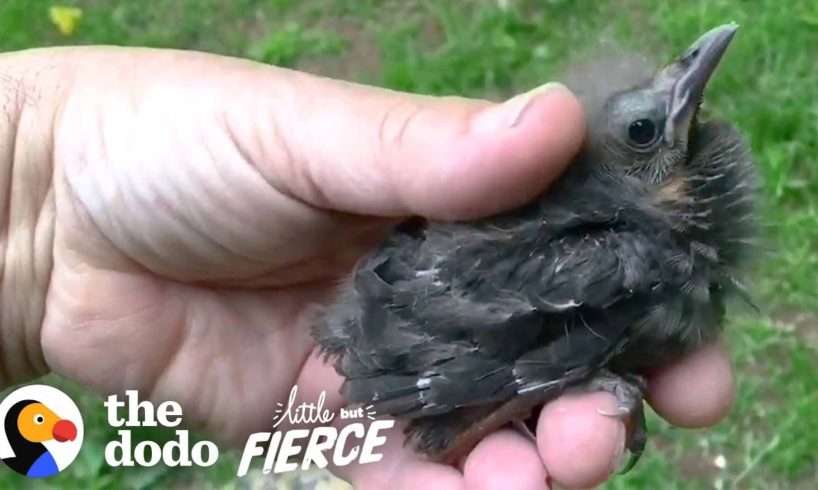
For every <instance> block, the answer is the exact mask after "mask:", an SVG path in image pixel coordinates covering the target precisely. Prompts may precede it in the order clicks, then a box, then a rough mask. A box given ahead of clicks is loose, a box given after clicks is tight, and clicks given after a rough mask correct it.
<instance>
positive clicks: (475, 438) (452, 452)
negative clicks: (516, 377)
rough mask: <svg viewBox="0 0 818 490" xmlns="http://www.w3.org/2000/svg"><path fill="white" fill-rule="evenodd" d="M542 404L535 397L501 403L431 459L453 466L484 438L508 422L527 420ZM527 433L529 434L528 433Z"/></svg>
mask: <svg viewBox="0 0 818 490" xmlns="http://www.w3.org/2000/svg"><path fill="white" fill-rule="evenodd" d="M542 403H543V400H542V399H539V398H537V397H529V398H514V399H511V400H509V401H507V402H505V403H502V404H501V405H499V406H498V407H497V408H496V409H494V410H492V411H491V412H490V413H488V414H486V415H485V416H483V417H480V418H479V419H478V420H475V421H474V423H472V424H471V425H470V426H469V427H468V428H466V429H465V430H463V431H462V432H461V433H459V434H458V435H457V436H456V437H455V438H454V440H453V441H452V442H451V444H449V445H448V447H446V448H445V449H443V450H442V451H440V452H438V453H437V454H434V455H433V457H432V459H433V460H434V461H436V462H439V463H444V464H454V463H455V462H456V461H458V460H459V459H460V458H461V457H462V456H464V455H466V454H468V453H469V451H471V450H472V449H474V447H475V446H476V445H477V443H478V442H480V441H481V440H482V439H483V438H484V437H485V436H487V435H488V434H490V433H492V432H494V431H496V430H498V429H500V428H501V427H503V426H505V425H506V424H508V423H509V422H514V421H518V420H523V419H526V418H528V417H529V416H530V415H531V412H532V410H533V409H534V408H535V407H536V406H537V405H540V404H542ZM528 433H529V434H530V433H531V432H530V431H528Z"/></svg>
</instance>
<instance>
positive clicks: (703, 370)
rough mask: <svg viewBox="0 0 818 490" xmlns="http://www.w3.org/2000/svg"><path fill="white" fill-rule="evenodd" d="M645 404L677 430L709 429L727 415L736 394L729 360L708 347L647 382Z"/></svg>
mask: <svg viewBox="0 0 818 490" xmlns="http://www.w3.org/2000/svg"><path fill="white" fill-rule="evenodd" d="M648 385H649V393H648V401H649V402H650V404H651V405H652V406H653V408H654V409H655V410H656V412H657V413H659V415H661V416H662V417H664V418H665V419H666V420H667V421H668V422H670V423H671V424H673V425H676V426H679V427H691V428H696V427H709V426H711V425H713V424H715V423H716V422H718V421H720V420H721V419H723V418H724V417H725V416H727V413H728V412H729V411H730V406H731V404H732V402H733V397H734V395H735V380H734V377H733V369H732V365H731V363H730V358H729V357H728V355H727V352H726V351H725V349H724V347H723V346H721V345H708V346H705V347H702V348H701V349H699V350H698V351H696V352H694V353H693V354H691V355H689V356H686V357H684V358H682V359H680V360H678V361H677V362H675V363H673V364H672V365H670V366H667V367H666V368H664V369H662V370H661V371H659V372H658V373H656V374H655V375H654V376H652V377H651V378H650V380H649V383H648Z"/></svg>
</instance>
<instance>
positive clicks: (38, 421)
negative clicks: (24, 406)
mask: <svg viewBox="0 0 818 490" xmlns="http://www.w3.org/2000/svg"><path fill="white" fill-rule="evenodd" d="M43 422H45V417H43V416H42V415H40V414H39V413H38V414H37V415H35V416H34V423H35V424H37V425H43Z"/></svg>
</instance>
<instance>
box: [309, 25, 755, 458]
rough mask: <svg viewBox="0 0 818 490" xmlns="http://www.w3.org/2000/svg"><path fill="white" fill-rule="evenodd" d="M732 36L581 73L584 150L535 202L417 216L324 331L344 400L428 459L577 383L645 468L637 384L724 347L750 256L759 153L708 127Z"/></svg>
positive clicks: (368, 261)
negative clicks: (706, 108)
mask: <svg viewBox="0 0 818 490" xmlns="http://www.w3.org/2000/svg"><path fill="white" fill-rule="evenodd" d="M736 29H737V26H736V25H735V24H728V25H722V26H720V27H717V28H715V29H712V30H711V31H709V32H707V33H706V34H704V35H703V36H701V37H700V38H699V39H698V40H696V41H695V42H694V43H693V44H692V45H691V46H690V47H689V48H688V49H687V50H686V51H685V52H684V53H683V54H682V55H681V56H679V57H678V58H677V59H675V60H674V61H673V62H671V63H669V64H667V65H665V66H663V67H661V68H659V69H658V70H651V71H650V72H647V73H638V72H636V71H633V69H632V68H629V71H628V73H625V74H622V73H619V74H617V73H596V74H590V75H589V76H588V77H586V79H585V80H583V79H581V78H580V79H579V83H576V84H574V85H572V86H571V88H572V89H573V91H574V92H575V93H576V94H577V95H578V96H579V97H580V100H581V101H582V103H583V105H584V108H585V112H586V117H587V120H588V134H587V138H586V142H585V145H584V148H583V149H582V151H581V153H580V154H579V155H578V157H577V158H576V160H575V161H574V162H573V163H572V165H571V166H570V167H569V169H568V170H567V171H566V172H565V173H564V174H563V175H562V177H561V178H560V179H558V180H557V181H556V182H555V183H554V184H552V185H551V187H550V188H549V189H548V190H547V191H545V192H544V193H543V194H542V195H541V196H540V197H539V198H538V199H536V200H535V201H534V202H531V203H530V204H528V205H526V206H523V207H521V208H519V209H516V210H514V211H511V212H508V213H503V214H499V215H495V216H492V217H489V218H485V219H481V220H477V221H473V222H468V223H453V222H420V223H418V222H412V223H407V224H406V225H404V226H401V227H399V228H398V229H396V230H395V231H394V233H393V234H392V235H391V236H390V237H389V238H388V239H386V240H385V242H384V243H382V244H381V245H380V246H379V247H378V248H377V249H376V250H373V251H372V252H371V253H369V254H368V255H367V256H365V257H363V258H362V259H361V260H360V262H359V263H358V264H357V266H356V268H355V270H354V272H353V274H352V276H351V278H350V280H349V281H348V282H346V283H345V284H343V285H342V287H341V289H340V291H339V295H338V297H337V300H336V302H335V303H334V304H332V305H330V306H329V307H327V309H326V310H325V311H324V312H323V314H322V315H321V316H320V318H319V320H318V321H317V323H316V325H315V327H314V331H313V334H314V338H315V339H316V341H317V343H318V345H319V346H320V348H321V350H322V352H323V353H324V354H325V355H326V356H327V357H328V358H329V359H331V360H332V361H333V362H334V365H335V368H336V370H337V371H338V372H339V373H340V374H341V375H342V376H343V377H344V378H345V382H344V384H343V388H342V393H343V395H344V396H345V397H346V399H347V400H348V401H349V402H350V403H355V404H363V405H371V406H372V408H373V409H374V410H375V411H376V412H378V413H381V414H390V415H392V416H396V417H402V418H406V419H409V424H408V428H407V434H408V441H410V442H411V443H412V444H413V445H414V447H415V448H416V449H417V450H419V451H420V452H422V453H426V454H427V455H429V456H430V457H431V458H432V459H435V460H438V461H452V460H453V459H454V458H456V457H458V456H460V455H462V454H463V453H464V452H466V451H468V450H469V449H470V448H471V447H472V446H473V445H474V444H476V443H477V442H478V441H479V440H480V438H482V437H483V436H485V435H486V434H487V433H488V432H490V431H493V430H496V429H497V428H499V427H501V426H503V425H505V424H507V423H509V422H511V421H520V420H522V419H525V418H526V417H528V416H529V414H530V412H531V410H532V409H533V408H534V407H535V406H537V405H540V404H542V403H544V402H546V401H548V400H550V399H553V398H555V397H557V396H559V395H560V394H561V393H563V392H564V391H565V390H567V389H569V388H571V389H573V388H585V389H592V390H605V391H609V392H610V393H612V394H613V395H614V396H615V397H616V399H617V401H618V409H617V411H616V412H615V413H611V414H607V415H611V416H617V417H622V418H623V419H625V420H626V422H628V424H627V426H628V427H629V431H628V440H627V447H628V449H629V450H630V452H631V462H630V465H629V466H628V469H629V468H630V467H631V466H633V464H635V463H636V461H637V460H638V458H639V456H640V455H641V453H642V451H643V449H644V447H645V443H646V440H647V434H646V430H645V422H644V413H643V397H644V394H645V381H644V378H643V377H642V374H643V373H645V372H646V371H649V370H650V369H652V368H655V367H658V366H662V365H663V364H665V363H667V362H668V361H670V360H671V359H674V358H676V357H677V356H680V355H683V354H684V353H686V352H688V351H690V350H691V349H694V348H696V347H698V346H701V345H702V344H704V343H706V342H710V341H712V340H714V339H715V338H716V337H717V335H718V334H719V332H720V330H721V326H722V323H723V321H724V312H725V300H726V299H727V298H728V297H729V296H730V295H731V294H734V293H740V292H741V291H742V288H741V284H740V283H739V281H738V279H737V277H738V276H739V273H740V271H741V268H742V266H743V265H744V263H745V259H746V258H747V257H749V256H750V255H751V254H750V253H748V252H750V251H751V250H752V247H751V244H752V240H753V238H754V235H755V232H756V229H755V226H754V221H755V220H754V201H755V199H754V198H755V196H756V194H757V183H756V180H757V176H756V171H755V166H754V164H753V161H752V157H751V154H750V151H749V147H748V144H747V142H746V141H745V139H744V138H743V137H742V135H741V134H740V133H739V131H738V130H737V129H736V128H735V127H733V126H732V125H731V124H729V123H727V122H724V121H715V120H714V121H707V122H705V121H701V120H700V117H699V107H700V103H701V101H702V96H703V92H704V89H705V86H706V85H707V83H708V81H709V80H710V77H711V75H712V74H713V72H714V71H715V69H716V67H717V65H718V64H719V61H720V60H721V59H722V56H723V54H724V53H725V51H726V50H727V47H728V45H729V44H730V42H731V40H732V39H733V37H734V34H735V32H736ZM612 66H613V65H612ZM597 68H599V66H597ZM600 75H601V77H600ZM600 80H602V81H603V83H600Z"/></svg>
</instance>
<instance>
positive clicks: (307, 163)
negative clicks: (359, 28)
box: [0, 48, 733, 489]
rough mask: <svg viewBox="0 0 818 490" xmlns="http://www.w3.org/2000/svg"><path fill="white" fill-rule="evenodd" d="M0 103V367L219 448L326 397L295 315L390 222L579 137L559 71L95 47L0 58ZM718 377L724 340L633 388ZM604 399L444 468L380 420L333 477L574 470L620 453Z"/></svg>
mask: <svg viewBox="0 0 818 490" xmlns="http://www.w3.org/2000/svg"><path fill="white" fill-rule="evenodd" d="M0 110H2V114H0V116H2V117H0V168H2V169H3V170H4V172H3V175H4V176H5V179H4V181H3V182H4V183H5V185H4V186H3V187H2V189H3V191H4V192H3V193H2V197H3V200H2V203H3V205H4V206H5V207H6V208H5V209H4V215H5V216H6V217H7V220H6V221H5V222H4V231H5V235H4V236H3V239H2V252H3V254H2V255H0V256H2V257H3V275H2V304H0V315H1V316H0V318H1V320H2V323H0V328H2V335H3V343H2V351H0V353H1V355H2V356H1V357H0V361H2V364H1V366H2V371H0V376H2V381H3V384H4V385H9V384H12V383H16V382H22V381H25V380H28V379H31V378H32V377H34V376H36V375H39V374H43V373H46V372H48V371H54V372H56V373H58V374H60V375H62V376H64V377H67V378H69V379H72V380H74V381H76V382H79V383H82V384H84V385H87V386H89V387H91V388H93V389H95V390H97V391H99V392H100V393H103V394H106V393H111V392H122V391H123V390H125V389H137V390H140V393H141V395H142V397H143V398H150V399H152V400H154V401H163V400H167V399H172V400H176V401H179V402H180V403H181V404H182V406H183V408H184V416H185V423H186V425H188V426H191V427H194V428H198V429H204V430H205V431H207V432H208V433H209V434H211V435H212V436H213V437H214V438H216V439H218V440H221V441H224V442H226V443H232V444H237V445H242V444H243V443H244V438H245V437H246V435H247V434H248V433H250V432H253V431H258V430H269V428H270V426H271V424H272V416H273V410H272V407H274V406H275V403H276V402H284V401H285V400H286V395H287V393H288V392H289V390H290V387H291V386H292V385H293V384H294V383H298V385H299V388H300V394H301V397H303V399H305V400H315V398H316V397H317V395H318V393H319V392H320V391H321V390H326V391H327V394H328V400H327V401H328V405H329V408H333V409H334V408H338V407H340V406H341V404H342V400H341V398H340V395H338V392H337V388H338V386H339V385H340V379H339V378H338V377H337V376H336V375H335V374H334V372H333V371H332V370H331V369H330V368H329V367H327V366H325V365H324V364H323V363H322V362H321V361H320V360H319V359H318V358H316V357H315V356H312V355H311V353H312V351H313V346H312V344H311V341H310V336H309V328H308V325H307V323H308V322H307V319H308V317H309V314H310V312H311V305H313V304H315V303H316V302H320V301H322V300H323V299H324V298H326V297H327V296H328V294H329V293H331V292H332V290H333V287H334V285H335V283H336V279H337V277H338V276H339V275H340V274H343V273H345V272H346V271H348V269H349V267H350V266H351V264H352V263H354V261H355V259H356V258H357V257H359V256H360V254H361V253H362V252H363V250H365V249H367V248H368V247H369V246H371V245H372V244H373V243H375V241H376V240H378V239H379V238H380V237H381V236H382V235H383V232H384V231H385V230H386V227H387V225H389V224H391V223H392V221H393V219H394V218H398V217H402V216H406V215H412V214H420V215H424V216H426V217H430V218H470V217H475V216H482V215H486V214H489V213H493V212H497V211H499V210H503V209H508V208H511V207H513V206H516V205H519V204H521V203H522V202H524V201H526V200H527V199H530V198H531V197H532V196H534V195H535V194H536V193H538V192H539V191H540V190H542V189H543V188H544V187H546V186H547V184H548V183H549V182H550V181H551V180H552V179H553V178H554V177H555V176H556V175H557V174H558V173H559V172H560V171H561V170H562V168H563V167H564V165H565V164H566V163H567V162H568V161H569V160H570V158H571V156H572V155H573V153H574V152H575V151H576V150H577V148H578V147H579V145H580V143H581V139H582V134H583V131H584V125H583V117H582V114H581V111H580V109H579V106H578V104H577V103H576V100H575V99H574V98H573V97H572V96H571V95H570V94H568V93H566V92H565V91H563V90H559V89H555V90H552V91H547V92H542V93H539V94H538V95H537V94H529V95H527V96H521V97H518V98H515V99H512V100H511V101H509V102H507V103H506V104H504V105H495V104H490V103H488V102H485V101H476V100H464V99H454V98H445V99H443V98H431V97H418V96H413V95H408V94H400V93H393V92H388V91H384V90H379V89H375V88H369V87H362V86H356V85H351V84H347V83H342V82H336V81H332V80H326V79H321V78H316V77H312V76H309V75H305V74H301V73H297V72H291V71H285V70H280V69H275V68H270V67H263V66H260V65H255V64H252V63H248V62H244V61H239V60H232V59H226V58H220V57H215V56H209V55H202V54H197V53H183V52H174V51H149V50H126V49H111V48H109V49H100V48H83V49H63V50H43V51H36V52H27V53H12V54H6V55H2V56H0ZM350 142H354V144H350ZM732 389H733V384H732V374H731V370H730V365H729V362H728V360H727V357H726V355H725V353H724V352H723V350H722V349H720V348H719V347H708V348H706V349H704V350H702V351H700V352H698V353H695V354H693V355H692V356H690V357H688V358H686V359H683V360H680V361H679V362H678V363H677V364H676V365H674V366H669V367H668V368H667V369H666V370H664V371H662V372H660V373H657V374H656V375H655V377H653V378H652V380H651V386H650V390H651V399H652V403H653V405H654V407H655V408H656V409H657V411H659V412H660V413H661V414H662V415H663V416H664V417H666V418H667V419H668V420H670V421H671V422H673V423H675V424H678V425H682V426H690V427H701V426H707V425H711V424H713V423H715V422H716V421H717V420H719V419H720V418H722V417H723V416H724V415H725V413H726V411H727V409H728V406H729V404H730V401H731V396H732ZM691 394H695V395H691ZM612 403H613V401H612V400H611V399H610V398H609V397H608V396H607V395H604V394H591V395H583V396H572V397H564V398H561V399H559V400H557V401H555V402H553V403H551V404H549V405H548V406H546V407H545V409H544V410H543V411H542V413H541V414H540V417H539V425H538V431H537V441H536V443H535V442H532V441H530V440H528V439H526V438H525V437H524V436H522V435H520V434H518V433H516V432H513V431H510V430H504V431H500V432H498V433H496V434H494V435H492V436H490V437H488V438H486V439H485V440H484V441H483V442H482V443H481V444H480V445H479V446H478V447H477V448H475V449H474V451H473V452H472V453H471V454H470V455H469V456H468V458H466V460H465V461H464V463H463V465H462V466H461V467H460V468H452V467H446V466H442V465H435V464H431V463H426V462H423V461H421V460H420V459H419V458H418V457H417V456H415V455H413V454H411V453H409V452H408V451H406V450H405V449H403V448H402V446H401V444H400V442H401V438H400V437H392V438H390V439H389V441H390V442H389V444H388V445H387V448H386V449H385V452H386V453H387V457H386V458H385V459H384V461H382V462H381V463H378V464H374V465H367V466H362V467H347V468H341V469H338V470H337V471H338V473H339V474H340V475H341V476H343V477H344V478H347V479H349V480H351V481H353V482H354V483H355V484H356V486H357V487H358V488H364V489H366V488H382V484H383V482H385V481H389V482H390V484H391V485H392V486H395V487H401V486H405V487H412V488H416V486H417V485H418V483H419V482H420V483H423V484H426V485H430V488H464V487H468V488H505V487H507V486H511V487H514V488H546V481H547V480H548V481H553V482H555V483H558V484H561V485H563V486H568V487H578V486H582V487H587V486H591V485H595V484H597V483H600V482H601V481H603V480H604V479H606V478H607V477H608V476H609V475H610V473H611V471H612V470H613V468H614V467H615V464H616V463H617V461H618V458H619V455H620V453H621V451H622V443H623V438H624V427H623V426H622V424H621V422H618V421H616V420H613V419H611V418H608V417H604V416H602V415H600V414H599V413H598V410H605V409H609V408H610V406H611V404H612Z"/></svg>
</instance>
